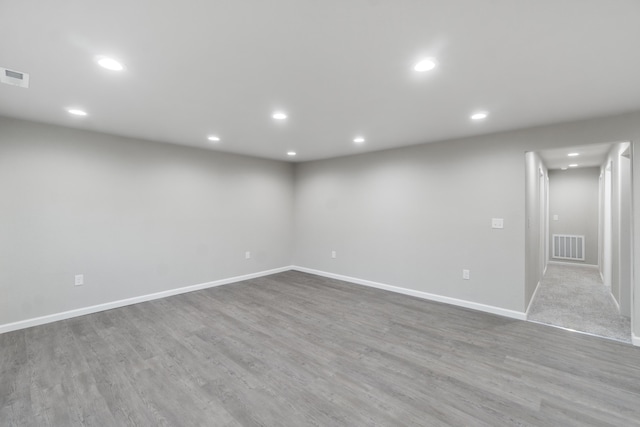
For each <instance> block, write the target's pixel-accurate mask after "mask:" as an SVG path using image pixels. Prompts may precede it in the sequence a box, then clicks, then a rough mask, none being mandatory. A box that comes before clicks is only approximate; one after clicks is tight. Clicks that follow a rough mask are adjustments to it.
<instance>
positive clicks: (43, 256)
mask: <svg viewBox="0 0 640 427" xmlns="http://www.w3.org/2000/svg"><path fill="white" fill-rule="evenodd" d="M0 195H1V197H0V236H1V238H0V264H1V266H0V325H2V324H7V323H11V322H16V321H20V320H25V319H30V318H34V317H37V316H44V315H49V314H54V313H59V312H63V311H66V310H73V309H77V308H83V307H87V306H92V305H97V304H103V303H108V302H112V301H116V300H120V299H126V298H130V297H136V296H141V295H146V294H151V293H155V292H160V291H165V290H170V289H175V288H180V287H184V286H190V285H196V284H201V283H205V282H209V281H214V280H218V279H224V278H230V277H235V276H238V275H244V274H249V273H254V272H259V271H264V270H269V269H273V268H278V267H284V266H288V265H290V263H291V248H292V235H291V233H292V225H291V224H292V222H293V218H292V197H293V167H292V165H291V164H288V163H284V162H277V161H270V160H262V159H256V158H251V157H245V156H239V155H231V154H224V153H217V152H212V151H208V150H204V149H194V148H186V147H180V146H175V145H170V144H159V143H154V142H148V141H141V140H134V139H127V138H121V137H117V136H110V135H105V134H99V133H93V132H86V131H80V130H73V129H67V128H62V127H57V126H50V125H44V124H36V123H30V122H25V121H19V120H14V119H8V118H0ZM245 251H251V252H252V258H251V259H249V260H246V259H245ZM75 274H84V275H85V285H84V286H79V287H75V286H74V275H75Z"/></svg>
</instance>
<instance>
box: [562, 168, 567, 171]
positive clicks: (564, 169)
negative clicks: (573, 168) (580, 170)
mask: <svg viewBox="0 0 640 427" xmlns="http://www.w3.org/2000/svg"><path fill="white" fill-rule="evenodd" d="M560 169H562V170H563V171H566V170H567V169H569V168H560Z"/></svg>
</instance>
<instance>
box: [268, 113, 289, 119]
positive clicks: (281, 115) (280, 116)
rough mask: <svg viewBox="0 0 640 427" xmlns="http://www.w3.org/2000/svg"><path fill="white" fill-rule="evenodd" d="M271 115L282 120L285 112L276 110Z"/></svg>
mask: <svg viewBox="0 0 640 427" xmlns="http://www.w3.org/2000/svg"><path fill="white" fill-rule="evenodd" d="M271 117H273V118H274V119H276V120H284V119H286V118H287V115H286V113H283V112H281V111H278V112H276V113H273V115H272V116H271Z"/></svg>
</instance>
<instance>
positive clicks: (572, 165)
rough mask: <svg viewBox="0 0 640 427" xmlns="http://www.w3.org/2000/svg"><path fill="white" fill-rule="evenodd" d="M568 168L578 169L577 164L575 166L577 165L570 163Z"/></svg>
mask: <svg viewBox="0 0 640 427" xmlns="http://www.w3.org/2000/svg"><path fill="white" fill-rule="evenodd" d="M569 167H570V168H577V167H578V164H577V163H571V164H570V165H569Z"/></svg>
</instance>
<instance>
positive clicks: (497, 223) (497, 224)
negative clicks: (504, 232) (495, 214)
mask: <svg viewBox="0 0 640 427" xmlns="http://www.w3.org/2000/svg"><path fill="white" fill-rule="evenodd" d="M491 228H504V219H502V218H491Z"/></svg>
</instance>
